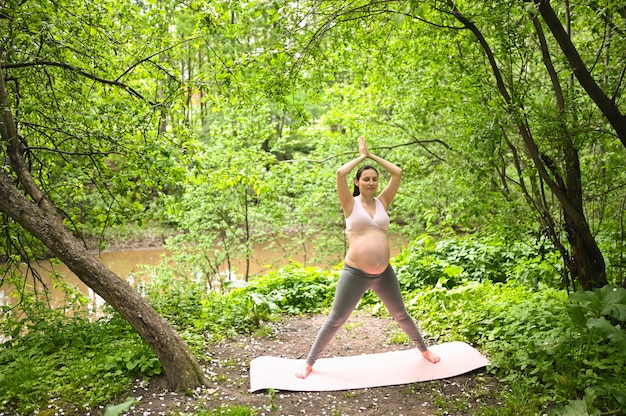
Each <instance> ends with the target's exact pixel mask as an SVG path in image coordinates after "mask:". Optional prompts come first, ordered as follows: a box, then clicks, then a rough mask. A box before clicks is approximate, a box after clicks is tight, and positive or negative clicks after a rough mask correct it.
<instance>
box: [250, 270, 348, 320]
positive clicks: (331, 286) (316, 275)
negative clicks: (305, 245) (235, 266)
mask: <svg viewBox="0 0 626 416" xmlns="http://www.w3.org/2000/svg"><path fill="white" fill-rule="evenodd" d="M337 274H338V273H337V272H336V271H321V270H319V269H316V268H313V267H306V268H305V267H302V266H299V265H297V264H292V265H291V266H288V267H285V268H282V269H280V270H278V271H275V272H270V273H268V274H267V275H265V276H263V277H262V278H260V279H258V280H256V281H254V282H253V283H252V285H251V286H250V287H248V288H247V289H246V290H245V292H247V293H249V294H253V293H257V294H258V295H260V296H262V297H263V298H264V299H266V300H267V301H268V302H270V303H271V304H273V305H276V306H277V308H278V310H280V311H281V312H282V313H285V314H289V315H300V314H304V313H318V312H320V311H322V310H323V309H324V308H326V307H328V306H330V304H331V302H332V299H333V295H334V293H335V285H336V283H337V282H336V278H337Z"/></svg>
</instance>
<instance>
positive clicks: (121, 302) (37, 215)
mask: <svg viewBox="0 0 626 416" xmlns="http://www.w3.org/2000/svg"><path fill="white" fill-rule="evenodd" d="M0 195H2V198H0V210H2V212H4V213H5V214H7V215H9V216H10V217H11V218H13V220H15V221H16V222H17V223H19V224H20V225H21V226H22V227H24V228H25V229H26V230H28V231H29V232H31V233H32V234H33V235H34V236H36V237H37V238H39V239H40V240H41V241H42V242H43V243H44V244H45V245H46V246H47V247H48V248H49V249H50V250H51V251H52V252H53V253H54V255H55V256H56V257H58V258H59V259H60V260H61V261H63V262H64V263H65V264H66V265H67V267H68V268H69V269H70V270H71V271H72V272H74V273H75V274H76V276H78V277H79V278H80V280H81V281H83V282H84V283H85V284H86V285H87V286H89V287H90V288H91V289H93V290H94V291H95V292H96V293H97V294H98V295H100V296H101V297H102V298H103V299H104V300H105V301H107V302H108V303H109V304H110V305H111V306H112V307H113V308H114V309H115V310H116V311H118V312H119V313H120V315H122V316H123V317H124V318H125V319H126V320H127V321H128V322H129V323H130V324H131V325H132V327H133V328H134V329H135V330H136V331H137V332H138V333H139V335H140V336H141V338H142V339H143V340H144V341H145V342H146V343H147V344H148V345H149V346H150V348H151V349H152V351H154V353H155V354H156V356H157V357H158V359H159V361H160V362H161V364H162V366H163V370H164V372H165V375H166V377H167V380H168V382H169V384H170V387H171V388H172V389H175V390H185V389H193V388H195V387H198V386H200V385H204V384H206V383H207V380H206V379H205V377H204V372H203V370H202V368H201V367H200V365H199V364H198V363H197V361H196V359H195V358H194V356H193V355H192V354H191V351H190V350H189V348H188V347H187V345H186V344H185V343H184V341H183V340H182V339H181V338H180V337H179V336H178V334H177V333H176V332H175V331H174V330H173V329H172V328H171V326H170V325H169V324H168V323H167V322H166V321H165V320H164V319H163V318H162V317H161V316H160V315H159V314H158V313H157V312H156V311H155V310H154V309H153V308H152V307H151V306H150V305H149V304H148V303H147V302H146V300H145V299H144V298H142V297H141V296H140V295H139V293H137V291H135V290H134V289H133V288H132V287H131V286H130V285H129V284H128V283H126V282H125V281H124V280H123V279H121V278H120V277H119V276H117V275H116V274H115V273H114V272H112V271H111V270H109V269H107V268H106V267H105V266H104V265H103V264H102V263H100V262H99V261H98V260H96V259H95V258H94V257H93V256H92V255H91V254H90V253H89V252H88V251H87V249H86V248H85V247H84V246H83V245H82V244H81V243H80V241H79V240H78V239H76V238H75V237H74V236H73V235H72V234H71V233H70V232H69V230H68V229H67V228H66V227H65V225H64V224H63V222H62V221H61V219H60V218H59V217H58V216H57V215H55V214H52V215H51V214H50V213H48V212H46V211H45V210H44V209H42V208H41V207H39V206H38V205H37V204H35V203H33V202H31V201H29V200H28V199H27V198H26V197H25V196H24V195H23V194H22V193H21V192H19V191H18V190H17V188H16V187H15V185H14V184H13V183H12V181H11V179H10V178H9V176H8V175H7V174H6V173H5V172H2V173H0Z"/></svg>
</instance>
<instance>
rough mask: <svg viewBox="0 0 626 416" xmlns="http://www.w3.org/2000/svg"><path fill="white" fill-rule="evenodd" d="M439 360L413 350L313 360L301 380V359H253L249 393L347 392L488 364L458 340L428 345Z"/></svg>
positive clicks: (446, 375)
mask: <svg viewBox="0 0 626 416" xmlns="http://www.w3.org/2000/svg"><path fill="white" fill-rule="evenodd" d="M429 348H430V349H431V350H432V351H434V352H436V353H437V354H439V356H440V357H441V361H440V362H438V363H437V364H432V363H430V362H429V361H428V360H426V359H425V358H424V357H422V355H421V353H420V352H419V351H418V350H417V349H415V348H413V349H410V350H403V351H391V352H384V353H379V354H364V355H354V356H349V357H335V358H322V359H319V360H317V362H316V363H315V366H314V367H313V372H312V373H311V374H310V375H309V376H308V377H307V378H306V379H304V380H302V379H299V378H297V377H296V376H295V374H296V372H297V371H299V370H300V369H301V368H302V366H303V365H304V360H294V359H289V358H280V357H267V356H263V357H258V358H255V359H253V360H252V361H251V362H250V391H252V392H253V391H257V390H263V389H270V388H273V389H276V390H288V391H331V390H352V389H362V388H368V387H379V386H393V385H398V384H408V383H416V382H420V381H429V380H436V379H442V378H449V377H454V376H458V375H461V374H464V373H467V372H469V371H472V370H476V369H478V368H481V367H485V366H486V365H488V364H489V360H488V359H487V358H486V357H484V356H483V355H482V354H481V353H480V352H478V351H477V350H476V349H475V348H473V347H472V346H470V345H468V344H466V343H464V342H448V343H444V344H440V345H435V346H432V347H429Z"/></svg>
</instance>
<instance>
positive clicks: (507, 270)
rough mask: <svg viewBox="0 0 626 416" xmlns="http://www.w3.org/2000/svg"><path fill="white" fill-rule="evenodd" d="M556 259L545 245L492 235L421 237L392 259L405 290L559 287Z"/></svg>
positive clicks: (557, 260)
mask: <svg viewBox="0 0 626 416" xmlns="http://www.w3.org/2000/svg"><path fill="white" fill-rule="evenodd" d="M559 261H560V260H559V257H558V253H556V252H555V251H550V250H547V249H546V248H545V246H544V245H543V244H542V245H539V246H532V245H527V244H525V243H524V242H523V241H519V240H517V241H513V242H505V241H503V240H501V239H497V238H494V237H492V236H486V237H482V238H481V237H477V236H475V235H472V236H471V237H466V238H445V239H441V240H438V241H435V240H434V239H433V238H431V237H429V236H422V237H421V238H420V239H418V240H416V241H414V242H412V243H411V244H410V245H409V247H408V248H407V249H406V250H404V251H403V252H402V253H401V254H400V255H398V256H397V257H396V258H395V264H397V268H396V272H397V274H398V278H399V280H400V281H401V283H402V284H403V285H404V288H405V289H406V290H414V289H417V288H419V287H421V286H435V285H439V286H443V287H446V288H452V287H455V286H457V285H459V284H461V283H462V282H466V281H478V282H481V281H485V280H489V281H491V282H504V281H507V280H515V281H517V282H520V283H522V284H524V285H527V286H531V287H537V286H539V285H540V284H547V285H549V286H555V287H558V286H559V280H558V279H559V268H560V265H559Z"/></svg>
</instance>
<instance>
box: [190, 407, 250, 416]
mask: <svg viewBox="0 0 626 416" xmlns="http://www.w3.org/2000/svg"><path fill="white" fill-rule="evenodd" d="M195 415H196V416H256V415H258V412H257V411H256V410H255V409H253V408H250V407H247V406H228V405H219V406H217V408H215V410H212V411H210V412H208V411H204V410H201V411H199V412H196V413H195Z"/></svg>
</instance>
